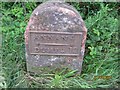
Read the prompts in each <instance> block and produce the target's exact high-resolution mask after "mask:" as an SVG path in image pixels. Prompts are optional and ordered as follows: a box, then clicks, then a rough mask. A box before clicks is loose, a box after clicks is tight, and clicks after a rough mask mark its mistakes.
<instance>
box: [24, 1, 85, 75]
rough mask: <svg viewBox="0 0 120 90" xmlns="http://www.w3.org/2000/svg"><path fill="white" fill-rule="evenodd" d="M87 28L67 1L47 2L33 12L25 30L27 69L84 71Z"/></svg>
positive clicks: (33, 70)
mask: <svg viewBox="0 0 120 90" xmlns="http://www.w3.org/2000/svg"><path fill="white" fill-rule="evenodd" d="M86 34H87V29H86V27H85V25H84V22H83V20H82V18H81V16H80V15H79V13H78V12H77V11H76V10H75V9H74V8H73V7H72V6H70V5H68V4H66V3H64V2H61V1H59V2H45V3H43V4H41V5H39V6H38V7H37V8H36V9H35V10H34V11H33V13H32V15H31V17H30V20H29V22H28V25H27V28H26V31H25V45H26V62H27V71H30V72H36V73H40V72H42V70H41V68H48V69H49V70H53V69H54V68H69V69H71V70H78V71H79V72H81V69H82V62H83V56H84V51H85V40H86Z"/></svg>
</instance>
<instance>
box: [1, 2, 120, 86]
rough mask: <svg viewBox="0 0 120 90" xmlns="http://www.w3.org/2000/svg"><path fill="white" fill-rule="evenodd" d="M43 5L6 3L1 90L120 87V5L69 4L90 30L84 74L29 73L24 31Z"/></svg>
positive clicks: (2, 5)
mask: <svg viewBox="0 0 120 90" xmlns="http://www.w3.org/2000/svg"><path fill="white" fill-rule="evenodd" d="M39 4H40V2H36V3H34V2H28V3H24V2H21V3H20V2H11V3H10V2H2V3H0V6H1V14H2V16H1V20H2V27H1V28H2V29H0V30H2V52H0V54H1V55H2V69H1V70H0V88H25V87H27V88H28V87H29V88H37V87H39V88H71V87H72V88H97V87H99V88H118V86H119V84H120V80H119V79H120V77H119V69H120V66H119V65H118V61H119V58H118V55H119V53H118V44H119V41H118V22H119V20H118V10H119V9H120V7H119V3H100V2H96V3H90V2H86V3H85V2H84V3H82V2H80V3H76V2H69V4H70V5H72V6H74V7H75V8H76V9H77V10H78V11H79V13H80V15H81V16H82V18H83V19H84V21H85V24H86V27H87V29H88V34H87V41H86V52H85V57H84V62H83V70H82V73H81V75H76V74H75V72H74V71H69V70H67V71H66V70H63V71H61V72H59V71H56V72H53V73H50V74H49V73H48V74H41V75H38V76H36V77H35V78H34V76H30V75H29V74H27V73H26V64H25V63H26V62H25V45H24V32H25V29H26V26H27V22H28V20H29V18H30V15H31V13H32V11H33V10H34V9H35V8H36V7H37V6H38V5H39Z"/></svg>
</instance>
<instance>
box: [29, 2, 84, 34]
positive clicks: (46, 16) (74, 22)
mask: <svg viewBox="0 0 120 90" xmlns="http://www.w3.org/2000/svg"><path fill="white" fill-rule="evenodd" d="M30 19H31V23H30V25H29V26H30V30H37V31H60V32H80V31H83V28H82V27H83V25H84V22H83V20H82V18H81V16H80V15H79V12H78V11H76V9H75V8H74V7H72V6H70V5H68V4H67V3H65V2H64V1H61V0H60V1H59V0H58V1H55V2H52V1H47V2H45V3H43V4H40V5H39V6H38V7H37V8H36V9H35V10H34V11H33V13H32V15H31V18H30Z"/></svg>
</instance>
